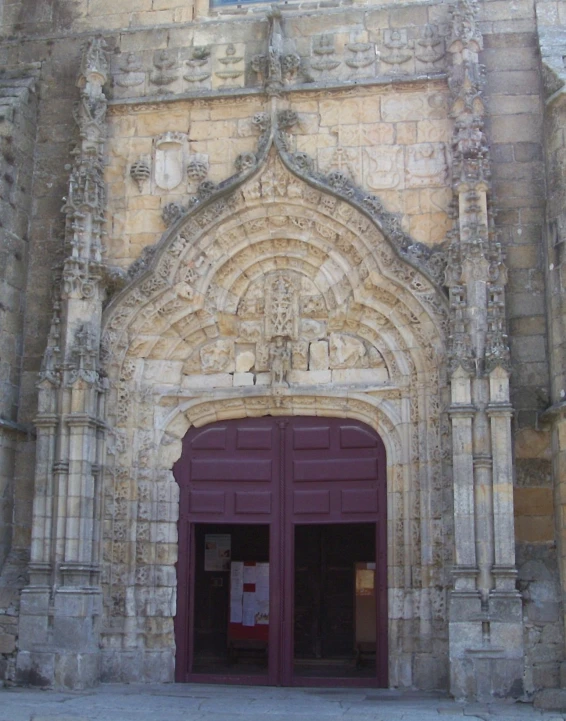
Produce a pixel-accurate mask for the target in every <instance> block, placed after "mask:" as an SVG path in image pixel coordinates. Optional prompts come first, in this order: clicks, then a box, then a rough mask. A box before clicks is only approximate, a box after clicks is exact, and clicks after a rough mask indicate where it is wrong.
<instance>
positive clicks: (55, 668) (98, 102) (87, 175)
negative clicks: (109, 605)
mask: <svg viewBox="0 0 566 721" xmlns="http://www.w3.org/2000/svg"><path fill="white" fill-rule="evenodd" d="M106 77H107V60H106V55H105V50H104V44H103V41H102V40H101V39H100V38H94V39H92V40H90V41H89V42H88V44H87V46H86V48H85V51H84V55H83V58H82V63H81V67H80V72H79V77H78V83H77V84H78V87H79V88H80V91H81V93H80V101H79V105H78V109H77V113H76V119H77V122H78V125H79V131H80V141H79V145H78V147H77V150H76V153H75V164H74V168H73V170H72V172H71V178H70V182H69V191H68V197H67V199H66V205H65V207H64V209H63V210H64V212H65V214H66V231H65V244H66V249H67V252H68V255H67V258H66V260H65V263H64V267H63V274H62V283H61V287H60V289H59V294H58V296H59V297H58V300H57V302H56V303H55V311H54V317H53V322H52V327H51V331H50V335H49V341H48V347H47V350H46V352H45V355H44V360H43V365H42V369H41V373H40V382H39V412H38V416H37V419H36V425H37V429H38V438H37V449H38V452H37V463H36V474H35V499H34V507H33V527H32V555H31V563H30V584H29V586H28V587H27V588H25V589H24V590H23V592H22V600H21V610H20V639H19V652H18V658H17V678H18V680H19V681H20V682H21V683H28V684H32V685H41V686H55V687H61V688H73V689H78V688H86V687H89V686H92V685H94V684H96V683H97V682H98V680H99V677H100V670H99V665H100V650H99V625H100V619H101V614H102V600H101V599H102V597H101V590H100V583H99V567H98V563H99V557H98V555H99V539H100V531H99V524H100V480H99V476H100V458H101V447H102V444H103V440H104V439H103V433H101V429H102V428H104V423H103V419H102V414H101V410H102V405H103V398H104V395H105V393H106V386H105V382H104V380H103V379H101V377H100V375H99V372H98V367H99V347H100V321H101V314H102V301H103V294H104V290H103V288H102V287H101V282H100V281H101V278H102V265H101V237H102V225H103V222H104V221H103V215H104V206H105V191H104V182H103V154H104V139H105V133H106V127H105V116H106V105H107V103H106V97H105V96H104V93H103V92H102V86H103V85H104V83H105V82H106Z"/></svg>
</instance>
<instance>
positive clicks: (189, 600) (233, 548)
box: [173, 416, 388, 687]
mask: <svg viewBox="0 0 566 721" xmlns="http://www.w3.org/2000/svg"><path fill="white" fill-rule="evenodd" d="M385 468H386V463H385V448H384V445H383V442H382V440H381V439H380V437H379V436H378V435H377V433H376V432H375V431H374V430H373V429H371V428H370V427H369V426H367V425H365V424H363V423H361V422H359V421H355V420H348V419H342V418H318V417H271V416H267V417H262V418H244V419H240V420H230V421H225V422H217V423H212V424H210V425H208V426H204V427H202V428H193V429H191V430H190V431H189V432H188V433H187V435H186V436H185V438H184V440H183V451H182V455H181V458H180V459H179V460H178V461H177V463H176V464H175V466H174V469H173V471H174V475H175V478H176V480H177V483H178V484H179V486H180V520H179V562H178V565H177V575H178V594H177V615H176V618H175V636H176V645H177V655H176V680H177V681H179V682H186V681H206V682H210V681H212V682H214V681H216V682H221V683H250V684H269V685H283V686H290V685H317V686H318V685H336V684H337V683H339V684H342V685H353V686H361V685H364V686H368V685H375V686H381V687H385V686H387V683H388V668H387V666H388V653H387V547H386V544H387V530H386V529H387V520H386V471H385Z"/></svg>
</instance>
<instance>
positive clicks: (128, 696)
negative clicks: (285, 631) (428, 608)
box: [0, 684, 566, 721]
mask: <svg viewBox="0 0 566 721" xmlns="http://www.w3.org/2000/svg"><path fill="white" fill-rule="evenodd" d="M453 719H459V720H460V721H475V720H476V719H482V720H483V721H487V720H493V721H527V720H530V719H535V720H537V721H566V714H557V713H556V712H552V713H550V712H546V713H544V712H541V711H538V710H536V709H533V708H532V706H530V705H528V704H489V705H486V704H468V705H464V704H460V703H456V702H454V701H451V700H449V699H447V698H444V697H442V696H436V695H430V694H424V693H417V692H403V693H401V692H398V691H385V690H375V689H339V688H336V689H332V688H331V689H298V688H293V689H291V688H266V687H263V688H262V687H242V686H212V685H211V686H206V685H203V684H186V685H181V684H170V685H143V686H142V685H136V684H132V685H122V684H105V685H103V686H101V687H100V688H98V689H96V690H95V691H89V692H85V693H60V692H56V691H36V690H29V689H0V721H452V720H453Z"/></svg>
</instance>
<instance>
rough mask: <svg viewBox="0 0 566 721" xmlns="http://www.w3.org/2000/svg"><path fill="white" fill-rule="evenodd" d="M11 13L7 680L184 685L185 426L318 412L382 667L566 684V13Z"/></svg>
mask: <svg viewBox="0 0 566 721" xmlns="http://www.w3.org/2000/svg"><path fill="white" fill-rule="evenodd" d="M0 11H1V12H2V19H3V37H2V41H1V43H0V54H1V58H2V63H3V68H4V69H3V70H2V72H1V73H0V145H1V156H0V163H1V164H2V178H1V179H0V183H1V187H2V195H1V198H0V202H1V204H2V227H1V228H0V232H1V233H2V244H1V250H0V252H1V253H2V260H3V262H2V267H1V269H0V273H1V274H2V284H1V286H0V318H1V319H2V325H1V333H2V341H1V342H2V345H1V346H0V347H1V348H2V354H1V358H0V369H1V382H2V393H1V398H0V514H1V515H0V569H2V570H1V575H0V678H4V680H5V682H6V683H16V684H34V685H43V686H45V685H48V686H56V687H65V688H85V687H89V686H92V685H94V684H96V683H98V682H100V681H130V682H134V681H145V682H156V681H159V682H169V681H173V680H174V679H175V663H176V651H177V649H178V644H179V642H180V641H179V638H178V637H176V633H175V617H176V614H177V602H178V594H179V593H180V590H179V589H180V588H181V586H182V585H183V583H184V581H185V580H186V579H179V577H178V574H179V564H178V561H179V555H180V548H179V537H180V532H181V529H182V527H183V523H184V522H185V521H186V519H184V517H183V515H182V514H180V513H179V485H178V484H177V481H176V479H175V477H174V475H173V467H174V465H175V463H176V462H177V461H178V460H179V458H180V456H181V450H182V441H183V438H185V436H186V434H187V433H188V432H189V431H190V429H194V428H200V427H205V426H207V425H209V424H215V423H216V424H218V423H219V422H229V421H230V422H231V421H235V420H237V419H244V418H264V417H268V416H270V417H281V418H291V417H293V418H294V417H299V418H301V417H311V418H312V417H321V418H337V419H351V420H352V421H361V422H363V423H364V424H366V425H367V426H368V427H369V428H370V429H372V430H373V431H374V432H375V433H377V434H378V435H379V437H380V438H381V440H382V441H383V444H384V447H385V453H386V460H387V471H386V498H387V503H386V505H387V509H386V511H385V509H383V510H382V511H381V513H382V515H381V516H380V517H379V520H380V522H382V523H385V524H386V528H387V532H386V536H387V543H386V564H387V592H386V597H387V616H388V621H387V648H388V653H387V674H386V675H387V676H388V684H389V685H390V686H393V687H399V688H420V689H441V690H449V691H450V692H451V693H452V694H453V695H454V696H455V697H457V698H468V699H483V700H485V699H489V698H521V699H532V698H535V699H537V700H538V702H540V703H541V704H547V705H549V704H552V703H561V701H560V699H561V694H560V689H561V688H562V687H563V686H565V685H566V677H565V676H564V674H563V662H564V659H565V647H564V608H563V595H564V588H565V584H566V566H565V565H564V564H565V554H566V546H565V544H566V536H565V531H564V520H563V519H564V503H565V502H566V501H565V499H566V495H565V494H566V491H565V488H566V467H565V463H566V461H565V454H566V421H565V419H564V408H565V407H566V406H565V401H564V399H565V397H566V390H565V389H566V378H565V374H566V368H565V356H564V353H565V351H564V345H563V344H564V340H563V336H564V332H565V331H564V313H565V307H564V298H565V296H564V289H563V273H564V262H565V259H564V257H563V243H564V241H565V240H566V214H565V213H566V211H565V207H566V104H565V95H564V81H565V79H566V67H565V60H564V58H565V57H566V8H565V6H564V4H563V3H561V2H559V1H557V0H536V1H535V0H517V2H514V3H508V2H506V1H505V0H483V1H482V2H479V1H478V2H474V1H473V0H455V2H453V3H450V2H433V1H431V2H414V3H409V2H407V3H405V2H386V1H384V2H379V1H376V2H375V3H370V2H368V3H366V2H363V0H362V1H360V2H357V1H352V2H346V0H344V2H340V1H339V0H337V1H336V2H320V3H317V2H305V3H302V2H296V3H295V2H291V1H290V2H288V3H285V4H283V5H280V6H276V7H273V8H270V7H269V6H268V5H262V4H261V3H244V4H241V5H240V4H230V3H222V4H218V5H213V6H212V7H209V6H208V4H207V3H206V2H203V0H195V4H194V5H193V4H191V2H190V1H189V0H187V2H184V3H181V2H180V0H122V2H120V3H109V2H107V1H106V0H88V2H87V0H73V1H71V0H45V1H44V2H39V3H38V2H35V1H34V2H30V1H28V0H21V1H20V2H14V3H9V2H7V0H5V1H4V3H3V4H2V3H0ZM207 502H210V503H212V501H211V500H210V499H209V501H207ZM181 581H183V583H181ZM557 699H558V701H557Z"/></svg>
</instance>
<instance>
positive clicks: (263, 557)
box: [193, 523, 269, 676]
mask: <svg viewBox="0 0 566 721" xmlns="http://www.w3.org/2000/svg"><path fill="white" fill-rule="evenodd" d="M243 563H246V564H252V563H253V564H264V565H265V564H269V526H267V525H260V524H246V525H243V524H227V523H222V524H209V523H199V524H196V525H195V590H194V624H193V628H194V650H193V654H194V655H193V673H199V674H201V673H202V674H212V675H216V674H221V675H230V676H232V675H241V674H245V675H259V676H267V673H268V651H269V644H268V640H267V635H268V634H267V630H268V629H267V628H266V627H264V626H261V625H255V624H254V626H253V627H250V626H245V625H242V623H241V621H242V620H244V619H242V618H241V617H238V620H239V621H240V623H237V624H234V623H231V621H233V620H234V618H235V617H234V610H235V606H234V602H235V599H236V601H238V600H239V603H240V609H236V610H239V612H240V613H241V604H242V592H243V588H242V589H241V591H240V594H239V595H236V596H235V593H236V591H235V589H234V588H232V589H231V582H232V585H233V578H234V573H233V571H232V569H233V568H234V566H236V567H239V566H240V564H243ZM248 570H249V567H248ZM254 570H255V569H254ZM246 580H247V579H246ZM251 585H252V584H247V587H248V588H249V587H251ZM253 585H254V586H255V583H254V584H253ZM263 631H265V633H263Z"/></svg>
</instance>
